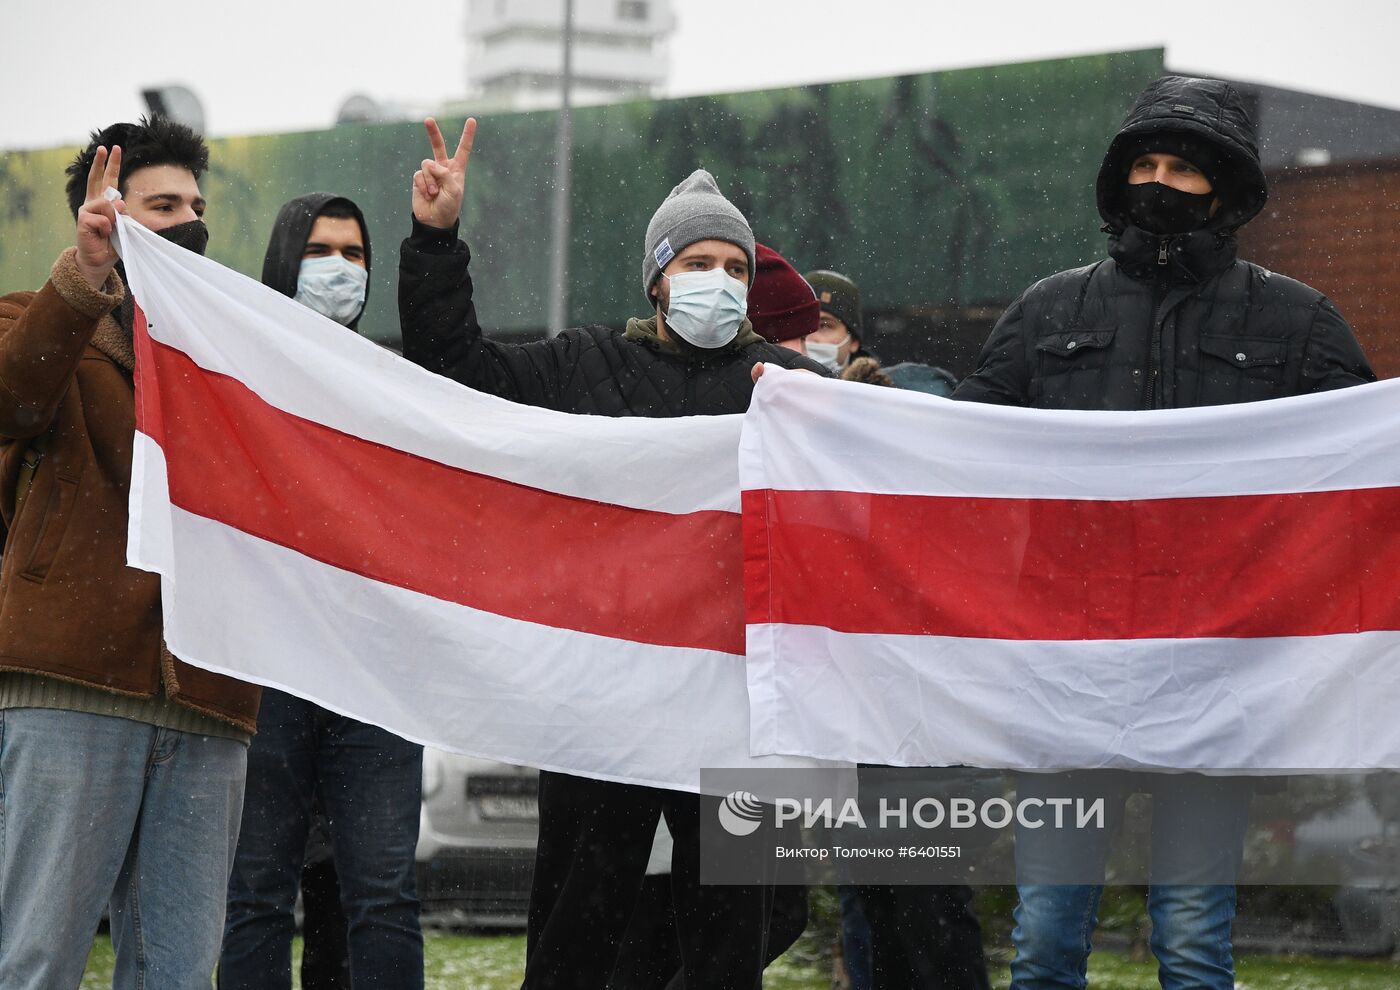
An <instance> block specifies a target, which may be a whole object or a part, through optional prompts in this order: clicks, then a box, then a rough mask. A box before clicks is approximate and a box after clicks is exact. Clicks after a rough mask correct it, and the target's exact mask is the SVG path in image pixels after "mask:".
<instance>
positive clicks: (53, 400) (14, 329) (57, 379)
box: [0, 147, 125, 439]
mask: <svg viewBox="0 0 1400 990" xmlns="http://www.w3.org/2000/svg"><path fill="white" fill-rule="evenodd" d="M120 174H121V149H120V148H118V147H113V148H112V150H111V154H110V155H109V154H108V152H107V149H106V148H98V149H97V154H96V156H95V157H94V159H93V162H92V167H91V168H90V169H89V170H88V179H87V198H86V201H85V202H84V203H83V205H82V206H81V207H80V208H79V210H78V223H77V228H76V231H75V235H74V240H75V244H74V246H73V247H71V248H69V249H68V250H66V251H64V252H63V254H61V255H59V258H58V261H57V262H56V263H55V264H54V267H53V273H52V274H51V275H50V277H49V280H48V282H46V283H45V284H44V287H43V288H42V289H41V290H39V292H38V293H37V294H35V295H33V296H29V295H28V294H27V293H19V294H16V295H13V296H6V297H5V298H3V299H0V437H7V438H11V439H21V438H26V437H34V436H38V435H39V434H40V433H43V432H44V430H46V429H48V426H49V423H51V422H52V421H53V417H54V414H55V412H56V411H57V409H58V403H59V400H60V399H62V398H63V393H64V392H65V391H66V390H67V389H68V386H69V385H70V384H71V383H72V381H73V376H74V375H75V374H76V372H77V369H78V362H79V361H80V360H82V356H83V349H84V348H85V347H86V346H87V343H88V341H89V340H91V339H92V334H93V331H94V330H95V329H96V328H97V324H98V321H99V320H101V319H102V317H104V316H106V315H107V314H108V313H110V312H111V311H112V310H113V309H115V308H116V307H117V305H118V304H119V303H120V302H121V300H122V296H123V295H124V293H125V289H124V287H123V286H122V283H121V279H119V278H118V277H117V276H116V275H115V274H114V273H113V271H112V269H113V268H114V267H115V265H116V263H117V254H116V251H115V250H114V249H113V248H112V230H113V228H114V227H115V226H116V222H117V210H118V209H121V208H123V206H122V202H121V200H120V199H118V200H116V201H108V200H107V199H105V198H103V195H102V194H103V190H105V189H106V188H107V187H108V186H116V184H117V178H118V176H119V175H120Z"/></svg>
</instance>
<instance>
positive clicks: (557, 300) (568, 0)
mask: <svg viewBox="0 0 1400 990" xmlns="http://www.w3.org/2000/svg"><path fill="white" fill-rule="evenodd" d="M563 3H564V71H563V72H562V74H561V75H560V86H559V89H560V101H559V126H558V128H557V131H556V134H555V150H554V223H553V241H552V243H551V245H550V247H551V252H550V266H549V268H550V272H549V280H550V282H551V284H552V285H553V287H554V291H553V292H552V293H551V294H550V297H549V326H548V330H547V332H548V334H549V336H551V337H553V336H555V335H557V334H558V333H559V331H560V330H562V329H564V325H565V323H566V322H567V321H568V318H569V180H570V164H571V162H570V159H571V158H572V152H573V143H574V134H573V129H574V127H573V114H572V108H571V106H570V100H571V98H572V96H573V94H572V92H571V90H572V88H573V82H574V78H573V76H574V0H563Z"/></svg>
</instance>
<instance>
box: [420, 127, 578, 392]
mask: <svg viewBox="0 0 1400 990" xmlns="http://www.w3.org/2000/svg"><path fill="white" fill-rule="evenodd" d="M424 127H425V128H426V129H427V132H428V141H429V144H430V146H431V148H432V152H433V157H432V158H425V159H423V162H422V167H421V168H420V169H419V170H418V171H417V172H416V173H414V176H413V231H412V233H411V234H410V235H409V237H408V238H407V239H406V240H405V241H404V242H403V246H402V248H401V249H400V253H399V324H400V329H401V331H402V333H403V353H404V357H406V358H408V359H409V360H410V361H413V362H414V363H415V364H419V365H421V366H422V367H424V368H427V369H428V370H429V371H433V372H436V373H437V374H440V375H444V376H446V377H448V378H451V379H453V380H455V381H458V382H461V383H462V384H464V385H467V386H470V387H471V388H475V389H478V390H480V391H483V392H490V393H492V394H493V395H499V396H501V397H503V398H507V399H512V400H514V401H516V402H524V403H528V404H530V405H538V406H547V407H551V408H560V407H561V406H562V404H563V399H562V391H563V387H564V383H565V382H566V381H567V380H568V376H569V374H570V372H571V369H572V368H573V365H574V359H575V357H576V355H575V354H574V348H575V342H574V341H573V339H572V337H570V336H560V337H555V338H553V339H552V340H547V341H540V342H537V343H530V344H509V343H504V342H500V341H492V340H487V339H486V338H485V337H484V336H483V335H482V332H481V324H480V323H479V322H478V320H477V316H476V304H475V302H474V301H473V286H472V279H471V274H470V271H469V263H470V261H471V252H470V251H468V250H467V246H466V244H464V243H463V242H462V241H461V240H459V239H458V237H457V228H458V221H459V217H460V215H461V210H462V199H463V195H464V192H465V186H466V173H467V165H468V163H469V162H470V160H471V152H472V144H473V142H474V141H475V138H476V120H475V119H468V120H467V122H466V125H465V126H464V127H463V128H462V137H461V140H460V141H459V142H458V143H457V150H456V152H454V153H453V154H452V155H451V156H449V155H448V154H447V145H446V143H445V142H444V141H443V137H442V131H441V130H439V128H438V125H437V121H435V120H433V119H432V118H429V119H428V120H426V121H424Z"/></svg>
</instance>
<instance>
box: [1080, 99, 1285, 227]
mask: <svg viewBox="0 0 1400 990" xmlns="http://www.w3.org/2000/svg"><path fill="white" fill-rule="evenodd" d="M1170 135H1182V136H1185V137H1187V138H1189V139H1192V140H1195V141H1203V142H1205V143H1206V144H1208V145H1210V147H1211V148H1212V149H1213V150H1214V151H1215V152H1216V153H1217V156H1218V157H1217V160H1216V161H1215V162H1214V163H1212V164H1214V165H1215V167H1216V171H1218V172H1219V181H1218V182H1216V183H1215V186H1216V192H1217V194H1218V195H1219V196H1220V201H1221V206H1220V210H1219V212H1217V213H1216V214H1215V216H1214V217H1212V218H1211V220H1210V222H1209V223H1208V224H1207V225H1206V229H1207V230H1212V231H1218V232H1220V233H1232V232H1234V231H1235V230H1237V229H1238V228H1240V227H1242V226H1243V225H1244V224H1246V223H1248V222H1249V221H1250V220H1251V219H1253V218H1254V216H1255V215H1256V214H1257V213H1258V212H1259V211H1260V210H1262V209H1263V208H1264V203H1265V202H1266V201H1267V200H1268V198H1269V186H1268V183H1267V182H1266V181H1265V179H1264V169H1263V166H1261V165H1260V163H1259V141H1258V137H1257V135H1256V133H1255V125H1254V121H1253V119H1252V118H1251V117H1250V115H1249V108H1248V107H1247V106H1246V104H1245V100H1244V97H1243V95H1242V94H1241V93H1240V92H1239V90H1237V89H1236V88H1235V87H1234V86H1233V85H1231V84H1230V83H1227V82H1223V81H1221V80H1219V79H1196V78H1193V77H1191V76H1163V77H1162V78H1160V79H1158V80H1156V81H1155V82H1153V83H1152V84H1151V85H1149V86H1148V87H1147V88H1146V89H1145V90H1143V92H1142V95H1141V96H1139V97H1138V100H1137V103H1135V104H1134V105H1133V108H1132V109H1131V110H1129V111H1128V115H1127V116H1126V117H1124V118H1123V126H1122V127H1121V128H1120V129H1119V131H1118V134H1117V135H1116V136H1115V137H1114V138H1113V142H1112V143H1111V144H1110V145H1109V146H1108V153H1107V154H1105V155H1104V158H1103V166H1102V167H1101V168H1100V169H1099V178H1098V186H1097V190H1098V202H1099V214H1100V215H1101V216H1102V217H1103V218H1104V221H1105V222H1106V223H1107V224H1108V226H1109V227H1110V228H1111V229H1112V231H1113V232H1115V233H1117V232H1121V231H1122V230H1123V229H1124V228H1126V227H1127V226H1129V222H1128V219H1127V216H1126V214H1125V211H1124V209H1123V196H1122V193H1123V187H1124V185H1125V184H1126V183H1127V181H1128V167H1129V166H1130V165H1131V164H1132V161H1131V160H1129V156H1130V155H1133V154H1134V153H1135V152H1136V150H1137V149H1139V148H1141V146H1142V142H1143V141H1144V140H1145V139H1148V138H1154V137H1159V136H1170ZM1197 164H1202V163H1197Z"/></svg>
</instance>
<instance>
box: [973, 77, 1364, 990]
mask: <svg viewBox="0 0 1400 990" xmlns="http://www.w3.org/2000/svg"><path fill="white" fill-rule="evenodd" d="M1097 192H1098V207H1099V214H1100V215H1101V216H1102V218H1103V220H1104V222H1105V226H1104V230H1105V232H1106V233H1107V234H1108V235H1109V240H1108V254H1109V256H1108V258H1106V259H1104V260H1101V261H1098V262H1096V263H1095V264H1092V265H1089V266H1087V267H1084V268H1077V269H1074V270H1072V271H1066V272H1060V273H1059V274H1058V275H1052V276H1050V277H1049V278H1047V279H1043V280H1042V281H1040V282H1037V283H1036V284H1035V285H1033V286H1031V287H1030V288H1029V289H1027V290H1026V291H1025V292H1024V293H1023V294H1022V295H1021V297H1020V298H1019V299H1017V300H1016V301H1015V302H1014V303H1013V304H1012V305H1011V307H1010V308H1009V309H1008V310H1007V311H1006V312H1005V313H1004V314H1003V315H1002V317H1001V319H1000V320H999V321H998V322H997V325H996V327H995V328H993V330H992V333H991V336H990V337H989V338H988V340H987V343H986V345H985V346H984V347H983V349H982V354H981V357H980V359H979V362H978V368H977V370H976V371H975V372H974V373H973V374H972V375H971V376H969V377H968V378H967V379H966V380H965V381H964V382H963V383H962V384H961V385H960V386H959V387H958V389H957V392H956V393H955V394H954V398H955V399H966V400H971V401H975V402H994V403H1000V404H1003V405H1016V406H1029V407H1033V408H1037V409H1111V410H1130V409H1163V408H1176V407H1181V406H1210V405H1224V404H1227V403H1235V402H1253V401H1257V400H1260V399H1272V398H1278V397H1281V396H1290V395H1300V394H1305V393H1309V392H1320V391H1323V390H1326V389H1334V388H1343V387H1346V386H1349V385H1360V384H1362V383H1364V382H1370V381H1374V380H1375V375H1374V374H1373V373H1372V372H1371V368H1370V366H1369V365H1368V364H1367V362H1366V358H1365V357H1364V356H1363V354H1362V353H1361V348H1360V346H1359V345H1358V344H1357V342H1356V337H1355V335H1354V334H1353V333H1352V330H1351V327H1349V326H1348V325H1347V323H1346V321H1345V320H1344V319H1343V318H1342V316H1341V314H1340V313H1339V312H1337V309H1336V307H1334V306H1333V305H1332V303H1331V302H1329V301H1328V300H1327V299H1326V298H1325V297H1324V296H1323V295H1322V294H1321V293H1320V292H1317V291H1316V290H1314V289H1311V288H1309V287H1308V286H1306V285H1304V284H1302V283H1301V282H1297V281H1294V280H1293V279H1290V278H1287V277H1285V276H1283V275H1278V274H1276V273H1273V272H1269V271H1266V270H1265V269H1263V268H1260V267H1259V266H1258V265H1253V264H1250V263H1249V262H1246V261H1242V260H1240V259H1239V258H1237V257H1236V246H1237V245H1236V239H1235V233H1236V231H1237V230H1239V228H1240V227H1241V226H1243V225H1244V224H1245V223H1247V222H1248V221H1249V220H1250V219H1251V218H1253V217H1254V216H1255V215H1256V214H1257V213H1258V212H1259V211H1260V209H1262V208H1263V206H1264V202H1265V200H1266V199H1267V198H1268V187H1267V184H1266V183H1265V179H1264V172H1263V169H1262V168H1261V167H1260V164H1259V153H1258V144H1257V141H1256V138H1255V128H1254V123H1253V121H1252V120H1251V119H1250V115H1249V112H1248V109H1247V107H1246V105H1245V101H1244V99H1243V98H1242V96H1241V94H1240V93H1239V92H1238V91H1237V90H1236V89H1235V88H1234V87H1233V86H1232V85H1230V84H1229V83H1226V82H1222V81H1219V80H1215V79H1195V78H1190V77H1185V76H1164V77H1162V78H1161V79H1158V80H1156V81H1155V82H1153V83H1152V84H1151V85H1149V86H1148V87H1147V89H1146V90H1145V91H1144V92H1143V93H1142V95H1141V96H1140V97H1139V98H1138V100H1137V103H1136V104H1135V105H1134V106H1133V108H1132V109H1131V110H1130V111H1129V112H1128V115H1127V117H1126V119H1125V120H1124V121H1123V125H1122V127H1121V129H1120V130H1119V131H1118V134H1117V135H1116V136H1115V137H1114V138H1113V140H1112V142H1111V143H1110V145H1109V147H1108V153H1107V154H1106V155H1105V156H1104V160H1103V165H1102V167H1101V168H1100V169H1099V175H1098V184H1097ZM1167 675H1168V672H1164V676H1167ZM1086 703H1092V702H1091V701H1089V702H1086ZM1018 789H1019V792H1020V794H1019V796H1020V797H1021V798H1023V799H1024V798H1027V797H1042V798H1046V797H1051V796H1054V797H1057V798H1063V797H1067V796H1069V797H1073V796H1076V794H1077V795H1079V796H1085V797H1089V798H1093V797H1099V796H1102V797H1103V798H1104V799H1105V800H1106V802H1107V805H1108V808H1109V812H1108V815H1109V820H1110V821H1113V820H1116V819H1117V816H1118V815H1120V813H1121V809H1122V807H1123V802H1124V801H1125V800H1126V798H1127V796H1128V795H1129V794H1130V793H1132V792H1134V791H1148V792H1150V793H1151V794H1152V795H1153V798H1152V829H1153V859H1152V867H1151V869H1152V877H1153V884H1152V886H1151V887H1150V888H1149V893H1148V901H1147V907H1148V913H1149V914H1150V915H1151V918H1152V941H1151V945H1152V950H1153V952H1154V953H1155V955H1156V956H1157V960H1158V964H1159V979H1160V981H1161V984H1162V986H1163V987H1165V988H1168V990H1172V988H1184V987H1192V988H1206V990H1217V988H1224V987H1232V986H1233V985H1234V962H1233V958H1232V954H1231V945H1230V927H1231V921H1232V919H1233V917H1234V914H1235V887H1234V882H1233V881H1234V879H1235V876H1236V873H1237V871H1238V868H1239V864H1240V858H1241V849H1242V844H1243V837H1244V832H1245V828H1246V826H1247V824H1248V818H1249V802H1250V795H1251V791H1252V788H1251V786H1250V785H1249V783H1248V782H1246V781H1241V780H1240V779H1238V778H1229V777H1223V778H1222V777H1208V776H1202V775H1199V774H1192V773H1172V774H1127V773H1122V772H1116V771H1099V772H1092V771H1090V772H1085V773H1076V774H1075V775H1074V778H1073V782H1072V784H1071V783H1070V782H1068V781H1067V780H1066V779H1065V778H1064V777H1063V776H1058V775H1049V774H1024V775H1022V776H1021V778H1020V781H1019V784H1018ZM1105 834H1106V833H1104V832H1102V831H1098V832H1090V831H1088V830H1085V831H1076V830H1069V829H1066V830H1053V829H1040V830H1038V831H1036V830H1031V829H1026V828H1018V830H1017V837H1016V838H1017V844H1016V870H1017V880H1018V889H1019V893H1020V903H1019V904H1018V906H1017V908H1016V929H1015V932H1014V933H1013V940H1014V941H1015V943H1016V959H1015V961H1014V962H1013V963H1012V984H1011V985H1012V987H1013V988H1016V990H1044V988H1052V987H1056V988H1058V987H1065V988H1068V987H1075V988H1080V987H1083V986H1084V985H1085V972H1086V968H1087V965H1088V958H1089V951H1090V944H1091V937H1092V934H1093V929H1094V925H1095V915H1096V912H1097V907H1098V902H1099V897H1100V894H1101V893H1102V890H1103V888H1102V885H1101V884H1102V878H1103V875H1104V874H1103V869H1104V862H1105V859H1106V857H1107V855H1108V848H1107V844H1108V840H1107V838H1106V837H1105ZM1057 866H1059V867H1063V868H1066V869H1068V870H1069V871H1071V873H1072V874H1077V875H1070V874H1067V873H1066V872H1064V870H1063V869H1062V870H1057V869H1056V867H1057Z"/></svg>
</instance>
